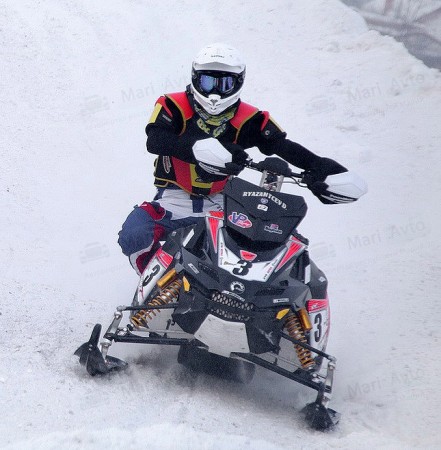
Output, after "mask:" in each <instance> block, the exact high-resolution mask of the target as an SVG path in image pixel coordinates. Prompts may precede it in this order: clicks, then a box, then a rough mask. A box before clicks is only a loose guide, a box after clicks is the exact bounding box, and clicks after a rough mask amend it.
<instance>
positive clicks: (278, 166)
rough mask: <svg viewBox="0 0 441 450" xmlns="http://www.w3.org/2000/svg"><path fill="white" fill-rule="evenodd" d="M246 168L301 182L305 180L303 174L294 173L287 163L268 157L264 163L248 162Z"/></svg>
mask: <svg viewBox="0 0 441 450" xmlns="http://www.w3.org/2000/svg"><path fill="white" fill-rule="evenodd" d="M246 167H249V168H250V169H253V170H257V171H259V172H264V171H267V172H270V173H272V174H275V175H282V176H284V177H289V178H297V179H298V180H299V181H301V180H302V178H303V173H297V172H293V171H292V170H291V169H290V168H289V166H288V163H287V162H286V161H284V160H283V159H280V158H276V157H268V158H265V159H264V160H263V161H260V162H258V163H255V162H253V160H251V159H250V160H248V161H247V163H246Z"/></svg>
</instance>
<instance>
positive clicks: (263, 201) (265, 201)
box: [260, 197, 268, 205]
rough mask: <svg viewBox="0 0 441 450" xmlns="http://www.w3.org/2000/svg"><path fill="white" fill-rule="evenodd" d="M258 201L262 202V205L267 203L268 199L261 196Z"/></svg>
mask: <svg viewBox="0 0 441 450" xmlns="http://www.w3.org/2000/svg"><path fill="white" fill-rule="evenodd" d="M260 203H262V204H264V205H267V204H268V199H267V198H265V197H262V198H261V199H260Z"/></svg>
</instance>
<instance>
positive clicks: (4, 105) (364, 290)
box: [0, 0, 441, 450]
mask: <svg viewBox="0 0 441 450" xmlns="http://www.w3.org/2000/svg"><path fill="white" fill-rule="evenodd" d="M0 16H1V18H2V25H1V27H0V39H1V46H0V53H1V58H2V62H3V70H2V75H1V77H0V86H1V91H0V92H1V94H0V102H1V116H2V118H1V122H2V131H1V134H0V139H1V147H2V154H1V164H0V174H1V177H0V183H1V184H0V192H1V196H0V200H1V208H2V209H1V211H2V214H1V216H0V224H1V230H2V233H1V236H0V239H1V244H2V245H1V248H0V250H1V255H2V258H1V262H0V263H1V266H0V269H1V274H2V277H1V282H0V287H1V299H2V300H1V303H0V328H1V333H0V357H1V364H0V405H1V411H2V414H1V416H0V436H1V437H0V447H1V448H6V449H59V448H69V449H80V448H81V449H102V448H108V449H119V448H126V449H131V448H151V449H161V450H165V449H187V448H188V449H190V448H191V449H199V448H200V449H210V450H211V449H253V450H254V449H262V450H264V449H265V450H267V449H271V450H272V449H292V448H304V449H324V448H347V449H365V448H382V449H383V448H385V449H411V448H412V449H413V448H421V449H435V448H441V437H440V435H439V432H438V429H439V424H440V423H441V413H440V410H439V405H440V404H441V395H440V390H439V389H438V385H437V378H438V374H439V372H440V370H441V359H440V357H439V355H440V350H441V345H440V325H439V324H440V323H441V312H440V311H441V310H440V308H439V298H438V297H439V295H438V293H439V283H440V281H441V266H440V258H439V255H440V253H441V248H440V233H439V227H440V224H441V221H440V216H441V210H440V207H439V205H440V200H439V195H440V194H441V190H440V176H439V174H440V170H441V159H440V157H439V145H440V138H441V132H440V127H439V125H440V118H441V76H440V73H439V72H438V71H436V70H433V69H428V68H427V67H426V66H424V65H423V63H421V62H420V61H418V60H417V59H415V58H414V57H412V56H410V55H409V54H408V52H407V51H406V49H405V48H404V47H403V45H401V44H399V43H397V42H395V41H394V40H393V39H392V38H389V37H384V36H381V35H379V34H378V33H377V32H375V31H369V30H368V29H367V27H366V25H365V23H364V22H363V20H362V19H361V18H360V16H358V15H357V14H356V13H355V12H354V11H352V10H350V9H349V8H348V7H346V6H344V5H343V4H342V3H340V2H339V1H337V0H297V1H296V2H292V1H288V0H287V1H282V0H276V1H271V2H253V1H251V0H242V1H240V2H237V1H233V0H225V1H223V2H217V1H214V0H205V1H203V2H202V1H190V0H180V1H171V0H164V1H162V2H141V1H134V0H107V1H104V0H101V1H95V2H86V1H85V0H78V1H75V2H73V1H68V0H41V1H38V2H35V1H31V0H21V1H20V2H3V3H2V4H1V5H0ZM216 41H225V42H228V43H230V44H232V45H234V46H236V47H238V48H239V49H240V50H241V51H242V53H243V54H244V55H245V56H246V59H247V62H248V65H247V79H246V83H245V89H244V93H243V96H242V98H243V99H244V100H245V101H247V102H249V103H252V104H255V105H256V106H259V107H260V108H261V109H267V110H269V111H270V112H271V114H272V116H273V117H274V118H275V119H276V120H277V121H278V123H280V125H281V126H282V127H283V128H284V129H285V130H286V131H287V132H288V136H289V137H290V138H291V139H292V140H294V141H297V142H299V143H301V144H303V145H305V146H306V147H308V148H310V149H311V150H312V151H314V152H316V153H318V154H320V155H322V156H328V157H331V158H335V159H337V160H338V161H339V162H341V163H342V164H344V165H346V166H347V167H349V168H350V169H351V170H354V171H356V172H357V173H358V174H359V175H361V176H362V177H363V178H365V179H366V180H367V182H368V184H369V188H370V191H369V194H368V195H367V196H365V197H363V198H362V199H361V200H360V201H359V202H357V203H355V204H352V205H336V206H329V205H322V204H321V203H320V202H319V201H318V200H317V199H316V198H315V197H313V196H312V194H311V193H309V192H308V191H301V192H300V194H302V195H305V198H306V200H307V201H308V205H309V214H308V216H307V218H306V219H305V220H304V222H303V223H302V225H301V227H300V229H299V231H300V232H301V233H302V234H303V235H305V236H307V237H308V238H309V239H310V242H311V246H310V251H311V255H312V258H313V259H314V260H315V261H316V262H317V264H318V265H319V266H320V267H321V269H322V270H324V272H325V273H326V274H327V276H328V278H329V281H330V289H329V295H330V299H331V308H332V330H331V339H330V342H329V345H328V351H329V352H330V353H331V354H333V355H335V356H336V357H337V372H336V380H335V392H334V397H333V401H332V404H331V406H332V407H333V408H334V409H336V410H337V411H339V412H341V413H342V419H341V422H340V424H339V425H338V427H337V428H336V429H335V430H333V431H332V432H328V433H320V432H316V431H312V430H311V429H309V428H308V426H307V425H306V424H305V423H304V420H303V418H302V416H301V415H300V414H299V411H300V410H301V409H302V407H303V406H304V405H305V403H306V402H309V401H312V400H313V399H314V397H315V395H314V392H312V391H311V390H309V389H308V388H304V387H302V386H299V385H297V384H295V383H293V382H290V381H289V380H285V379H283V378H281V377H280V376H278V375H276V374H271V373H267V372H265V370H263V369H258V370H257V373H256V375H255V378H254V380H253V381H252V382H251V383H250V384H248V385H242V384H237V383H233V382H229V381H226V380H221V379H216V378H213V377H210V376H208V375H203V374H200V375H195V374H193V373H191V372H189V371H187V370H186V369H185V368H183V367H182V366H180V365H179V364H177V362H176V354H177V349H176V348H159V347H147V348H146V346H144V347H137V346H136V347H135V346H124V345H120V346H118V345H115V346H114V347H112V349H111V354H113V355H114V356H119V357H122V358H124V359H125V360H127V361H128V362H129V364H130V368H129V369H128V370H127V371H126V372H123V373H118V374H114V375H112V376H105V377H101V378H98V377H95V378H91V377H89V376H88V374H87V373H86V372H85V370H84V368H83V367H81V366H80V365H79V364H78V359H77V358H76V357H74V356H73V352H74V351H75V349H76V348H77V347H78V346H79V345H80V344H81V343H82V342H84V341H85V340H87V339H88V337H89V335H90V332H91V329H92V327H93V325H94V324H95V323H96V322H100V323H102V324H103V326H107V324H108V323H109V322H110V320H111V318H112V315H113V312H114V310H115V307H116V306H117V305H121V304H129V303H130V302H131V298H132V295H133V292H134V290H135V286H136V282H137V277H136V274H135V273H134V271H133V270H132V269H131V268H130V266H129V264H128V261H127V259H126V258H125V257H124V256H123V255H122V253H121V252H120V249H119V247H118V245H117V243H116V236H117V232H118V230H119V229H120V226H121V224H122V222H123V221H124V219H125V217H126V216H127V215H128V213H129V212H130V210H131V208H132V207H133V205H135V204H137V203H140V202H142V201H144V200H150V199H151V198H152V197H153V195H154V188H153V185H152V164H153V160H154V158H153V156H152V155H149V154H147V153H146V150H145V134H144V127H145V124H146V122H147V120H148V118H149V116H150V113H151V111H152V108H153V104H154V102H155V100H156V98H157V97H158V96H159V95H161V94H162V93H164V92H174V91H179V90H183V89H184V88H185V85H186V84H188V83H189V75H190V66H191V61H192V58H193V56H194V55H195V53H196V52H197V51H198V50H199V48H200V47H202V46H204V45H206V44H208V43H211V42H216ZM250 154H251V156H252V157H254V158H255V159H259V158H261V157H262V156H261V155H259V152H258V151H257V150H251V152H250ZM245 172H247V171H245ZM245 176H246V177H252V175H251V174H248V173H245ZM297 193H299V192H297Z"/></svg>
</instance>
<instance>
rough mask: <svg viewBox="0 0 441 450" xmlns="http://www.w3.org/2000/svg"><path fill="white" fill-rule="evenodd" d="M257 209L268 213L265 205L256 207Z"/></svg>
mask: <svg viewBox="0 0 441 450" xmlns="http://www.w3.org/2000/svg"><path fill="white" fill-rule="evenodd" d="M257 209H260V210H262V211H268V206H266V205H257Z"/></svg>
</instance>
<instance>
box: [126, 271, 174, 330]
mask: <svg viewBox="0 0 441 450" xmlns="http://www.w3.org/2000/svg"><path fill="white" fill-rule="evenodd" d="M158 284H159V283H158ZM181 286H182V280H180V279H179V278H178V279H176V280H174V281H172V282H171V283H169V284H168V285H167V286H165V287H164V288H163V289H161V291H160V292H159V294H158V295H156V296H155V297H153V299H152V300H150V301H149V302H148V303H147V305H146V306H149V307H151V306H161V305H166V304H168V303H173V302H175V301H177V299H178V296H179V289H180V288H181ZM159 313H160V310H159V309H158V310H154V309H142V310H141V311H138V312H137V313H136V314H135V315H133V316H132V317H131V319H130V321H131V322H132V324H133V325H134V326H135V327H145V326H146V325H147V322H148V321H149V320H151V319H152V318H153V317H155V316H156V314H159Z"/></svg>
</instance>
